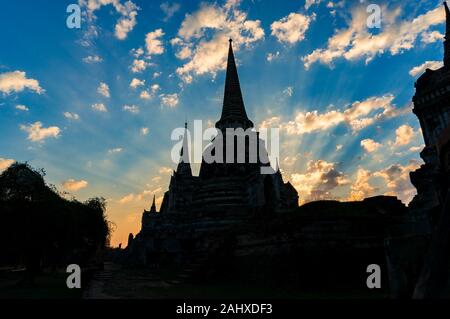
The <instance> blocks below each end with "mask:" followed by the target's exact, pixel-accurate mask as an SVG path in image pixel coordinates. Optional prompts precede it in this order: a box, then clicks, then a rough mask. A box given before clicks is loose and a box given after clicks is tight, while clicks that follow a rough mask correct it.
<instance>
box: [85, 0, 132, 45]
mask: <svg viewBox="0 0 450 319" xmlns="http://www.w3.org/2000/svg"><path fill="white" fill-rule="evenodd" d="M78 3H79V4H80V5H81V6H82V7H85V8H86V10H87V19H88V21H89V23H90V24H91V26H90V27H89V28H87V29H88V30H89V32H91V33H92V34H94V35H96V34H97V33H98V32H97V29H96V28H95V26H93V23H94V21H95V20H96V19H97V17H96V16H95V11H97V10H100V9H101V7H102V6H107V5H112V6H113V7H114V9H115V10H116V12H117V13H119V14H120V16H121V17H120V18H119V20H118V21H117V23H116V26H115V36H116V38H117V39H119V40H125V39H126V38H127V36H128V33H129V32H131V31H132V30H133V28H134V27H135V26H136V23H137V21H136V18H137V15H138V10H139V8H138V7H137V6H136V5H135V4H134V3H133V2H132V1H129V0H128V1H126V2H125V3H123V4H122V3H121V1H120V0H78Z"/></svg>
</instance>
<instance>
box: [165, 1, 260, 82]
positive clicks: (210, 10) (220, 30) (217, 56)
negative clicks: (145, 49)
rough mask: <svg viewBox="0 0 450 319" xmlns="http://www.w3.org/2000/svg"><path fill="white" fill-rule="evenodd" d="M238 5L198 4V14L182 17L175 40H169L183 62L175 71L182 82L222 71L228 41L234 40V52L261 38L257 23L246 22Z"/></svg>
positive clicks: (258, 23) (256, 21)
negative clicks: (184, 61)
mask: <svg viewBox="0 0 450 319" xmlns="http://www.w3.org/2000/svg"><path fill="white" fill-rule="evenodd" d="M239 2H240V1H235V0H228V1H227V2H226V4H225V5H224V6H218V5H217V4H207V3H202V4H201V5H200V9H199V10H198V11H196V12H194V13H192V14H187V15H186V16H185V19H184V21H183V23H182V25H181V27H180V29H179V30H178V37H177V38H175V39H172V40H171V43H172V45H173V46H174V47H176V48H178V54H177V56H178V58H180V59H183V60H187V61H186V63H185V64H184V65H183V66H181V67H179V68H178V69H177V74H178V76H180V77H181V78H182V80H183V81H184V82H186V83H190V82H191V81H192V80H193V76H200V75H205V74H211V75H212V76H215V75H216V74H217V72H218V71H220V70H224V69H225V66H226V61H227V53H228V39H229V38H232V39H233V41H234V42H233V44H234V49H235V51H239V50H240V49H241V47H243V46H244V47H247V48H249V47H250V46H251V45H252V44H253V43H255V42H257V41H259V40H262V39H263V38H264V30H263V28H262V27H261V22H260V21H259V20H248V19H247V14H246V13H245V12H243V11H240V10H239V9H238V6H239Z"/></svg>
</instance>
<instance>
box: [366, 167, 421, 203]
mask: <svg viewBox="0 0 450 319" xmlns="http://www.w3.org/2000/svg"><path fill="white" fill-rule="evenodd" d="M420 166H421V163H420V162H418V161H410V162H409V163H408V164H407V165H400V164H394V165H391V166H389V167H388V168H386V169H383V170H380V171H378V172H375V173H374V176H376V177H381V178H384V180H385V181H386V184H387V187H388V190H389V191H388V192H387V193H386V195H393V196H397V197H398V198H399V199H400V200H401V201H403V202H404V203H409V202H410V201H411V200H412V198H413V197H414V195H415V194H416V193H417V191H416V189H415V188H414V186H413V185H412V184H411V182H410V178H409V173H410V172H412V171H415V170H417V169H418V168H419V167H420Z"/></svg>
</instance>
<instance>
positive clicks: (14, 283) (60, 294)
mask: <svg viewBox="0 0 450 319" xmlns="http://www.w3.org/2000/svg"><path fill="white" fill-rule="evenodd" d="M23 275H24V274H23V272H8V273H2V274H0V299H78V298H81V291H80V290H79V289H68V288H67V286H66V279H67V274H66V273H65V272H62V271H57V272H55V273H43V274H41V275H39V276H38V277H37V278H36V282H35V285H34V286H33V287H22V286H20V285H19V282H20V281H21V279H22V278H23Z"/></svg>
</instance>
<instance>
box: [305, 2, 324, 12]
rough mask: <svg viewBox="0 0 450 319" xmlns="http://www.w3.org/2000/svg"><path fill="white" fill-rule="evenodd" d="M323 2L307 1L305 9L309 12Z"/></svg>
mask: <svg viewBox="0 0 450 319" xmlns="http://www.w3.org/2000/svg"><path fill="white" fill-rule="evenodd" d="M321 2H322V0H306V1H305V9H306V10H308V9H309V8H310V7H311V6H312V5H318V4H320V3H321Z"/></svg>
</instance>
